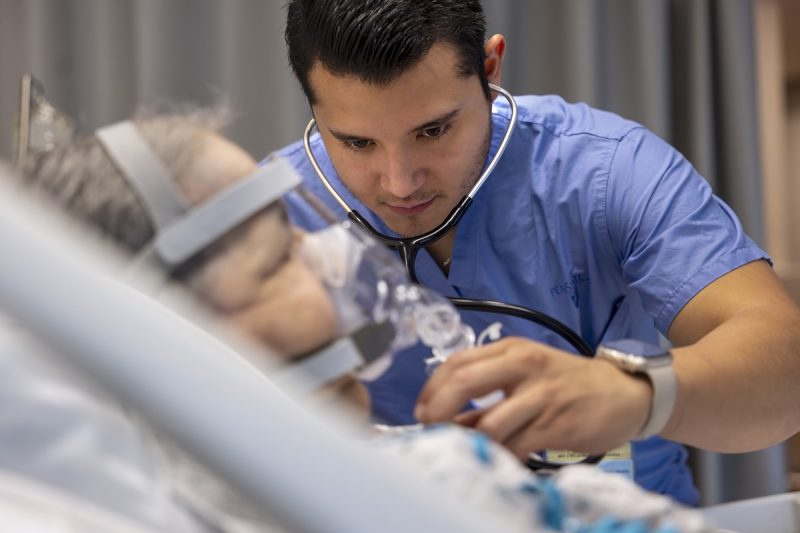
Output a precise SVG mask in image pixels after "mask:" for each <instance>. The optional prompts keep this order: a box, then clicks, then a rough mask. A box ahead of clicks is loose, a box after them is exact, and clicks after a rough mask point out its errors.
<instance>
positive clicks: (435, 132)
mask: <svg viewBox="0 0 800 533" xmlns="http://www.w3.org/2000/svg"><path fill="white" fill-rule="evenodd" d="M448 129H449V126H447V125H442V126H433V127H431V128H425V129H424V130H422V131H421V132H420V135H422V136H423V137H425V138H428V139H439V138H441V137H442V136H443V135H444V134H446V133H447V131H448Z"/></svg>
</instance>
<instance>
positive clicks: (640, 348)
mask: <svg viewBox="0 0 800 533" xmlns="http://www.w3.org/2000/svg"><path fill="white" fill-rule="evenodd" d="M595 357H596V358H597V359H605V360H606V361H610V362H611V363H613V364H615V365H616V366H617V367H619V368H621V369H622V370H624V371H625V372H629V373H631V374H642V375H644V376H646V377H647V378H648V379H649V380H650V383H651V384H652V386H653V402H652V403H651V406H650V414H649V415H648V417H647V421H646V422H645V424H644V427H643V428H642V429H641V431H639V434H638V435H637V436H636V437H635V438H636V439H646V438H647V437H652V436H653V435H658V434H659V433H661V431H662V430H663V429H664V426H666V425H667V421H669V417H670V416H671V415H672V409H673V408H674V407H675V397H676V395H677V389H678V385H677V381H676V379H675V371H674V370H673V368H672V354H671V353H670V352H669V350H667V349H664V348H661V347H660V346H657V345H655V344H651V343H648V342H643V341H639V340H635V339H622V340H617V341H611V342H606V343H603V344H601V345H600V347H599V348H598V349H597V353H596V354H595Z"/></svg>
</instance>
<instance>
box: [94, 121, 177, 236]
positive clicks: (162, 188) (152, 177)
mask: <svg viewBox="0 0 800 533" xmlns="http://www.w3.org/2000/svg"><path fill="white" fill-rule="evenodd" d="M95 136H96V137H97V139H98V140H99V141H100V144H101V145H102V146H103V149H104V150H105V151H106V153H107V154H108V157H110V158H111V160H112V161H113V162H114V165H115V166H116V167H117V168H118V169H119V171H120V172H122V174H123V175H124V176H125V177H126V178H127V180H128V183H130V184H131V186H132V187H133V188H134V189H135V190H136V192H137V193H138V194H139V198H141V200H142V202H143V203H144V207H145V209H146V211H147V213H148V215H149V216H150V220H151V221H152V223H153V224H154V225H155V227H156V233H158V232H159V231H160V230H161V228H163V227H164V226H166V225H167V224H169V223H170V222H172V221H173V220H175V219H176V218H178V217H180V216H181V215H183V214H184V213H185V212H186V200H185V198H184V197H183V195H182V194H181V193H180V191H178V190H177V188H176V187H175V184H174V183H173V181H172V178H171V177H170V174H169V172H168V171H167V169H166V167H165V166H164V163H162V162H161V160H160V159H159V158H158V156H156V154H155V153H153V150H152V149H151V148H150V145H149V144H147V141H145V140H144V138H143V137H142V135H141V134H140V133H139V130H138V128H137V127H136V125H134V123H133V122H131V121H129V120H126V121H123V122H118V123H116V124H112V125H110V126H106V127H104V128H100V129H99V130H97V132H95Z"/></svg>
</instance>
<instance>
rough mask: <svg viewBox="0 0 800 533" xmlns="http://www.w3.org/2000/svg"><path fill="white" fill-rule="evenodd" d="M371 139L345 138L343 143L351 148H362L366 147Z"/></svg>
mask: <svg viewBox="0 0 800 533" xmlns="http://www.w3.org/2000/svg"><path fill="white" fill-rule="evenodd" d="M370 144H372V141H370V140H369V139H347V140H345V141H344V145H345V146H347V147H348V148H350V149H351V150H363V149H364V148H367V147H368V146H369V145H370Z"/></svg>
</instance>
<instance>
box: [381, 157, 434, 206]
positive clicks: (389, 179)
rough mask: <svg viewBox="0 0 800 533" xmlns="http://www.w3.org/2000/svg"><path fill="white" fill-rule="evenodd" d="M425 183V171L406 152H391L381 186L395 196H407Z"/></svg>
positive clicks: (382, 174) (382, 175)
mask: <svg viewBox="0 0 800 533" xmlns="http://www.w3.org/2000/svg"><path fill="white" fill-rule="evenodd" d="M424 183H425V175H424V172H422V171H421V170H419V169H417V168H416V167H415V165H414V161H413V158H411V157H409V155H408V154H405V153H393V154H389V155H388V157H387V160H386V163H385V167H384V171H383V172H382V173H381V187H382V188H383V189H384V190H385V191H387V192H388V193H389V194H391V195H392V196H394V197H395V198H407V197H409V196H411V195H412V194H414V193H415V192H416V191H417V190H419V189H420V188H421V187H422V185H423V184H424Z"/></svg>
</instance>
